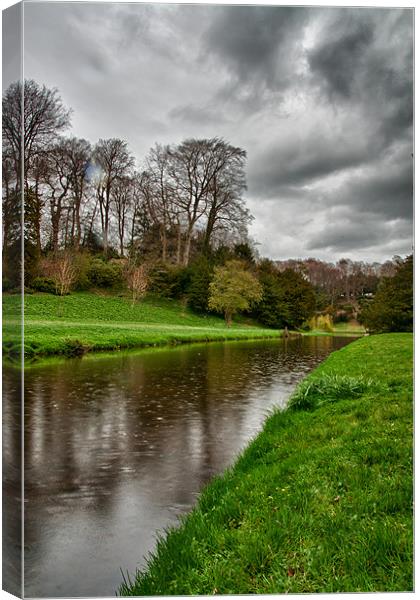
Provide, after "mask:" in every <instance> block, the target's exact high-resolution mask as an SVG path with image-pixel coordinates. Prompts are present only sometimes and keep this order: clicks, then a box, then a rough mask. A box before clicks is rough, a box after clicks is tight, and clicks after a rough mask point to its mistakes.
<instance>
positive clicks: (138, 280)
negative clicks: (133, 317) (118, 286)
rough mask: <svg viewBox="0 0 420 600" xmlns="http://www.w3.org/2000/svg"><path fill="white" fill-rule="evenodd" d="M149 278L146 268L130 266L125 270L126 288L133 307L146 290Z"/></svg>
mask: <svg viewBox="0 0 420 600" xmlns="http://www.w3.org/2000/svg"><path fill="white" fill-rule="evenodd" d="M148 285H149V278H148V275H147V269H146V266H145V265H144V264H143V265H139V266H130V267H129V268H128V270H127V287H128V289H129V290H131V298H132V303H133V306H134V304H135V302H136V301H137V300H139V299H140V298H142V297H143V296H144V295H145V293H146V291H147V288H148Z"/></svg>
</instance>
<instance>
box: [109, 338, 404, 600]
mask: <svg viewBox="0 0 420 600" xmlns="http://www.w3.org/2000/svg"><path fill="white" fill-rule="evenodd" d="M305 396H306V397H308V396H309V397H310V399H311V401H310V402H309V403H308V404H307V405H306V406H305V404H303V405H302V404H300V403H299V398H300V399H302V398H303V397H305ZM293 398H294V400H293V401H291V403H290V405H289V408H288V409H287V410H285V411H277V412H275V413H274V414H273V415H272V416H271V417H270V418H269V419H268V420H267V422H266V424H265V427H264V430H263V431H262V433H261V434H260V435H259V436H257V438H256V439H255V440H254V441H253V442H252V443H251V444H250V446H249V447H248V448H247V449H246V450H245V452H244V453H243V454H242V456H241V457H240V458H239V459H238V461H237V463H236V464H235V465H234V467H233V468H231V469H229V470H227V471H226V472H225V473H224V474H223V475H222V476H220V477H217V478H215V479H214V480H213V481H212V482H211V483H210V484H209V485H208V486H207V487H206V488H205V489H204V491H203V492H202V494H201V496H200V498H199V501H198V505H197V507H196V508H195V509H194V510H193V511H192V512H191V513H190V514H189V515H188V516H186V517H185V518H184V519H183V520H182V523H181V526H180V527H179V528H174V529H170V530H169V531H168V532H167V534H166V535H165V536H164V537H163V538H162V539H160V540H159V542H158V545H157V549H156V552H155V554H154V555H153V556H151V557H150V558H149V564H148V568H147V570H145V571H144V572H142V573H138V574H137V575H136V577H135V578H134V581H133V582H132V581H130V578H129V577H127V580H126V582H125V583H124V584H123V585H122V587H121V589H120V593H121V594H122V595H156V594H159V595H168V594H171V595H187V594H194V595H198V594H214V593H218V594H250V593H264V594H268V593H287V592H289V593H292V592H293V593H302V592H360V591H363V592H374V591H408V590H412V589H413V530H412V495H413V488H412V416H413V415H412V335H410V334H388V335H380V336H373V337H365V338H362V339H359V340H357V341H355V342H354V343H352V344H350V345H348V346H346V347H345V348H343V349H341V350H339V351H338V352H335V353H333V354H332V355H330V357H329V358H328V359H327V360H326V361H325V363H323V364H322V365H321V366H320V367H319V368H318V369H316V370H315V371H314V372H313V373H312V374H311V375H310V376H309V378H307V380H305V382H304V383H303V384H301V386H300V387H299V388H298V390H297V391H296V393H295V394H294V396H293Z"/></svg>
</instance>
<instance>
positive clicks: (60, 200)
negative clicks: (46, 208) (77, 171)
mask: <svg viewBox="0 0 420 600" xmlns="http://www.w3.org/2000/svg"><path fill="white" fill-rule="evenodd" d="M46 157H47V158H46V160H47V167H46V172H45V184H46V186H47V189H48V192H47V194H48V200H49V205H50V220H51V245H52V250H53V252H54V253H55V254H57V252H58V250H59V233H60V226H61V219H62V217H63V213H64V212H65V209H66V208H67V207H66V206H65V204H64V202H65V201H66V199H67V197H68V195H69V193H70V189H71V181H72V180H71V174H72V165H71V161H70V157H69V152H68V144H67V140H64V139H62V140H60V141H59V142H57V143H56V144H55V145H54V146H52V147H51V148H50V150H49V151H48V153H47V154H46Z"/></svg>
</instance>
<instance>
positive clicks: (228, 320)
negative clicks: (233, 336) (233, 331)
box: [225, 310, 232, 327]
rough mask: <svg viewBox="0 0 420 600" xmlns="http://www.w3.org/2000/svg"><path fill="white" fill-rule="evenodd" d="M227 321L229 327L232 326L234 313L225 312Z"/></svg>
mask: <svg viewBox="0 0 420 600" xmlns="http://www.w3.org/2000/svg"><path fill="white" fill-rule="evenodd" d="M225 321H226V325H227V326H228V327H231V326H232V313H231V311H230V310H225Z"/></svg>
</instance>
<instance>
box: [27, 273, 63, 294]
mask: <svg viewBox="0 0 420 600" xmlns="http://www.w3.org/2000/svg"><path fill="white" fill-rule="evenodd" d="M31 288H32V289H33V290H35V291H36V292H46V293H47V294H54V295H55V294H57V289H56V285H55V281H54V279H53V278H52V277H35V278H34V279H33V280H32V283H31Z"/></svg>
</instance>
